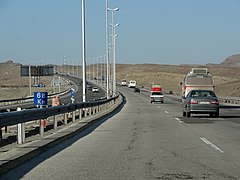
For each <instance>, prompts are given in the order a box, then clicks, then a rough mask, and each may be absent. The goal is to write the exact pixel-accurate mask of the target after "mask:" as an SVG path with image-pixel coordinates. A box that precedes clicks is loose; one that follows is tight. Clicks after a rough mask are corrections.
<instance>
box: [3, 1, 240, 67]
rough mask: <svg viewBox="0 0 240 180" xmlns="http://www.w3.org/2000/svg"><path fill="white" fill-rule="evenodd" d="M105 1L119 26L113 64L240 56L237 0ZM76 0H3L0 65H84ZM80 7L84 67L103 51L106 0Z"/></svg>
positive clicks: (187, 61)
mask: <svg viewBox="0 0 240 180" xmlns="http://www.w3.org/2000/svg"><path fill="white" fill-rule="evenodd" d="M108 2H109V8H111V9H113V8H119V11H117V12H115V13H114V24H117V23H119V24H120V26H118V27H116V34H117V35H118V36H117V37H116V46H115V49H116V63H118V64H143V63H144V64H146V63H151V64H172V65H179V64H206V63H221V62H222V61H224V60H225V59H226V58H227V57H229V56H231V55H233V54H240V22H239V19H240V1H239V0H108ZM81 3H82V0H0V62H5V61H6V60H13V61H14V62H19V63H22V64H49V63H53V64H63V63H64V62H65V63H68V64H80V65H81V63H82V60H81V58H82V29H81V28H82V24H81V20H82V16H81V15H82V10H81V9H82V4H81ZM85 5H86V6H85V11H86V15H85V18H86V19H85V21H86V52H87V53H86V58H87V64H89V63H94V62H96V61H97V57H103V55H104V54H106V45H105V44H106V33H105V32H106V30H105V29H106V24H105V19H106V16H105V15H106V12H105V8H106V0H85ZM109 21H111V12H109ZM110 28H111V27H110V25H109V34H111V29H110ZM109 37H111V36H110V35H109ZM109 44H111V39H110V38H109ZM110 48H111V46H110ZM64 59H65V60H64ZM110 59H111V57H110ZM98 60H99V61H103V58H99V59H98ZM110 61H111V60H110Z"/></svg>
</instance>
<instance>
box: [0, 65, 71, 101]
mask: <svg viewBox="0 0 240 180" xmlns="http://www.w3.org/2000/svg"><path fill="white" fill-rule="evenodd" d="M20 69H21V65H20V64H18V63H13V62H12V61H7V62H4V63H0V100H8V99H18V98H23V97H28V96H30V88H29V84H30V80H29V77H21V75H20V74H21V73H20ZM52 82H53V77H52V76H45V77H41V78H40V83H42V84H44V85H46V87H31V96H33V93H34V92H45V91H46V92H48V93H49V94H51V93H54V92H58V89H59V88H57V87H55V88H53V86H52ZM63 82H64V81H63ZM31 84H32V85H33V84H34V78H32V79H31ZM66 88H68V87H67V85H66V83H65V82H64V84H63V86H62V91H63V90H65V89H66Z"/></svg>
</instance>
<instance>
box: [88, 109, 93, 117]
mask: <svg viewBox="0 0 240 180" xmlns="http://www.w3.org/2000/svg"><path fill="white" fill-rule="evenodd" d="M92 111H93V108H92V107H89V116H91V115H92V114H93V113H92Z"/></svg>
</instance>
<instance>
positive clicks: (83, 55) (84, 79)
mask: <svg viewBox="0 0 240 180" xmlns="http://www.w3.org/2000/svg"><path fill="white" fill-rule="evenodd" d="M82 57H83V60H82V66H83V67H82V71H83V72H82V73H83V74H82V75H83V77H82V78H83V80H82V86H83V102H86V40H85V0H82Z"/></svg>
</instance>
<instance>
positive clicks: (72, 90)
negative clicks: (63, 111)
mask: <svg viewBox="0 0 240 180" xmlns="http://www.w3.org/2000/svg"><path fill="white" fill-rule="evenodd" d="M75 93H76V91H75V90H74V89H73V88H72V89H71V91H70V96H71V100H72V104H73V103H74V101H75V98H74V96H75Z"/></svg>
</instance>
